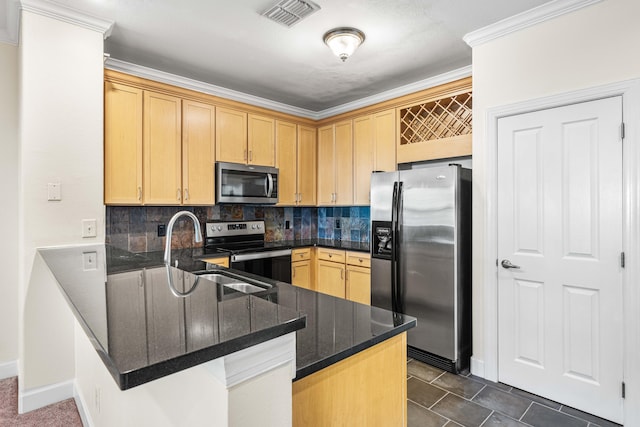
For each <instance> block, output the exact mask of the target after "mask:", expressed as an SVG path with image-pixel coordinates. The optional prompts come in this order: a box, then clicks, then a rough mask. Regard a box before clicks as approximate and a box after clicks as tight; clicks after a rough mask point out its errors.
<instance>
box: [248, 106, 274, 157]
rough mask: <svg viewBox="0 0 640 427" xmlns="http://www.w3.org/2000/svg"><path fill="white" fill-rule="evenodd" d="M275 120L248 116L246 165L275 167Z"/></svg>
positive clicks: (252, 115) (253, 115)
mask: <svg viewBox="0 0 640 427" xmlns="http://www.w3.org/2000/svg"><path fill="white" fill-rule="evenodd" d="M275 137H276V132H275V120H273V119H272V118H269V117H263V116H258V115H255V114H249V122H248V141H249V142H248V150H249V154H248V156H249V157H248V163H249V164H250V165H262V166H275V165H276V140H275Z"/></svg>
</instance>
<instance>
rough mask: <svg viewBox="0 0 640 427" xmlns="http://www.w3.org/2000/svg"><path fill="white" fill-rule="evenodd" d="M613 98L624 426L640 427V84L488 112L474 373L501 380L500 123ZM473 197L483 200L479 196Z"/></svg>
mask: <svg viewBox="0 0 640 427" xmlns="http://www.w3.org/2000/svg"><path fill="white" fill-rule="evenodd" d="M612 96H622V111H623V120H624V122H625V137H624V139H623V142H622V143H623V146H622V150H623V160H622V162H623V163H622V166H623V184H622V185H623V196H622V200H623V207H622V209H623V219H622V224H623V230H622V233H623V251H624V252H625V258H626V262H625V264H626V265H625V268H624V270H623V274H622V287H623V309H624V317H623V323H624V331H623V347H624V349H623V360H624V362H623V363H624V366H623V373H624V381H625V385H626V398H625V402H624V421H625V424H628V425H635V424H638V423H640V365H638V364H637V363H634V357H637V355H638V354H640V339H639V338H637V337H640V289H638V285H637V284H638V283H640V262H638V260H640V185H639V180H640V147H638V145H639V144H640V79H633V80H627V81H623V82H618V83H612V84H607V85H603V86H597V87H593V88H588V89H583V90H578V91H572V92H567V93H564V94H559V95H553V96H548V97H543V98H537V99H532V100H527V101H523V102H518V103H514V104H508V105H504V106H499V107H493V108H489V109H487V113H486V116H485V117H486V129H485V134H484V141H485V143H486V149H485V153H484V159H483V160H484V165H485V167H484V170H485V179H486V186H485V191H486V199H485V203H484V209H483V213H484V223H483V224H482V229H483V231H484V236H485V241H484V252H483V259H482V261H481V262H482V269H483V273H482V276H481V280H483V282H484V292H483V297H484V303H483V304H482V310H483V313H484V322H483V323H484V324H483V325H482V326H481V329H482V335H483V337H482V340H483V343H484V360H482V359H480V358H477V357H475V356H474V357H472V362H471V371H472V373H474V374H475V375H478V376H480V377H483V378H486V379H488V380H491V381H497V380H498V314H497V313H498V268H497V265H496V260H497V256H498V220H497V213H498V210H497V209H498V174H497V166H498V119H500V118H503V117H508V116H513V115H518V114H523V113H528V112H533V111H538V110H544V109H549V108H555V107H562V106H565V105H570V104H576V103H581V102H586V101H594V100H598V99H602V98H608V97H612ZM474 197H481V196H480V195H479V194H478V193H476V194H474Z"/></svg>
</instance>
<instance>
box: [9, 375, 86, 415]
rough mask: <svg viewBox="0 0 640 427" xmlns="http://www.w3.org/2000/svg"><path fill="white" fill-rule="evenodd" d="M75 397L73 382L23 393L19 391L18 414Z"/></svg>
mask: <svg viewBox="0 0 640 427" xmlns="http://www.w3.org/2000/svg"><path fill="white" fill-rule="evenodd" d="M72 397H74V384H73V380H69V381H65V382H62V383H57V384H51V385H47V386H44V387H38V388H33V389H31V390H26V391H23V392H20V391H18V413H19V414H24V413H26V412H29V411H33V410H35V409H38V408H42V407H43V406H47V405H51V404H52V403H56V402H60V401H63V400H66V399H71V398H72Z"/></svg>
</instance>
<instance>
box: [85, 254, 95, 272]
mask: <svg viewBox="0 0 640 427" xmlns="http://www.w3.org/2000/svg"><path fill="white" fill-rule="evenodd" d="M82 268H83V269H84V270H85V271H87V270H97V269H98V254H97V253H96V252H83V253H82Z"/></svg>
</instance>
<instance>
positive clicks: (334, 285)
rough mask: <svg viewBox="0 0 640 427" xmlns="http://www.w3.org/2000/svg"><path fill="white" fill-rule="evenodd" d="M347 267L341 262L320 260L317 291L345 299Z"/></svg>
mask: <svg viewBox="0 0 640 427" xmlns="http://www.w3.org/2000/svg"><path fill="white" fill-rule="evenodd" d="M344 280H345V267H344V264H342V263H339V262H331V261H324V260H321V259H319V260H318V278H317V281H316V289H315V290H316V291H318V292H322V293H323V294H327V295H333V296H334V297H339V298H344V297H345V289H344V283H345V282H344Z"/></svg>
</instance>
